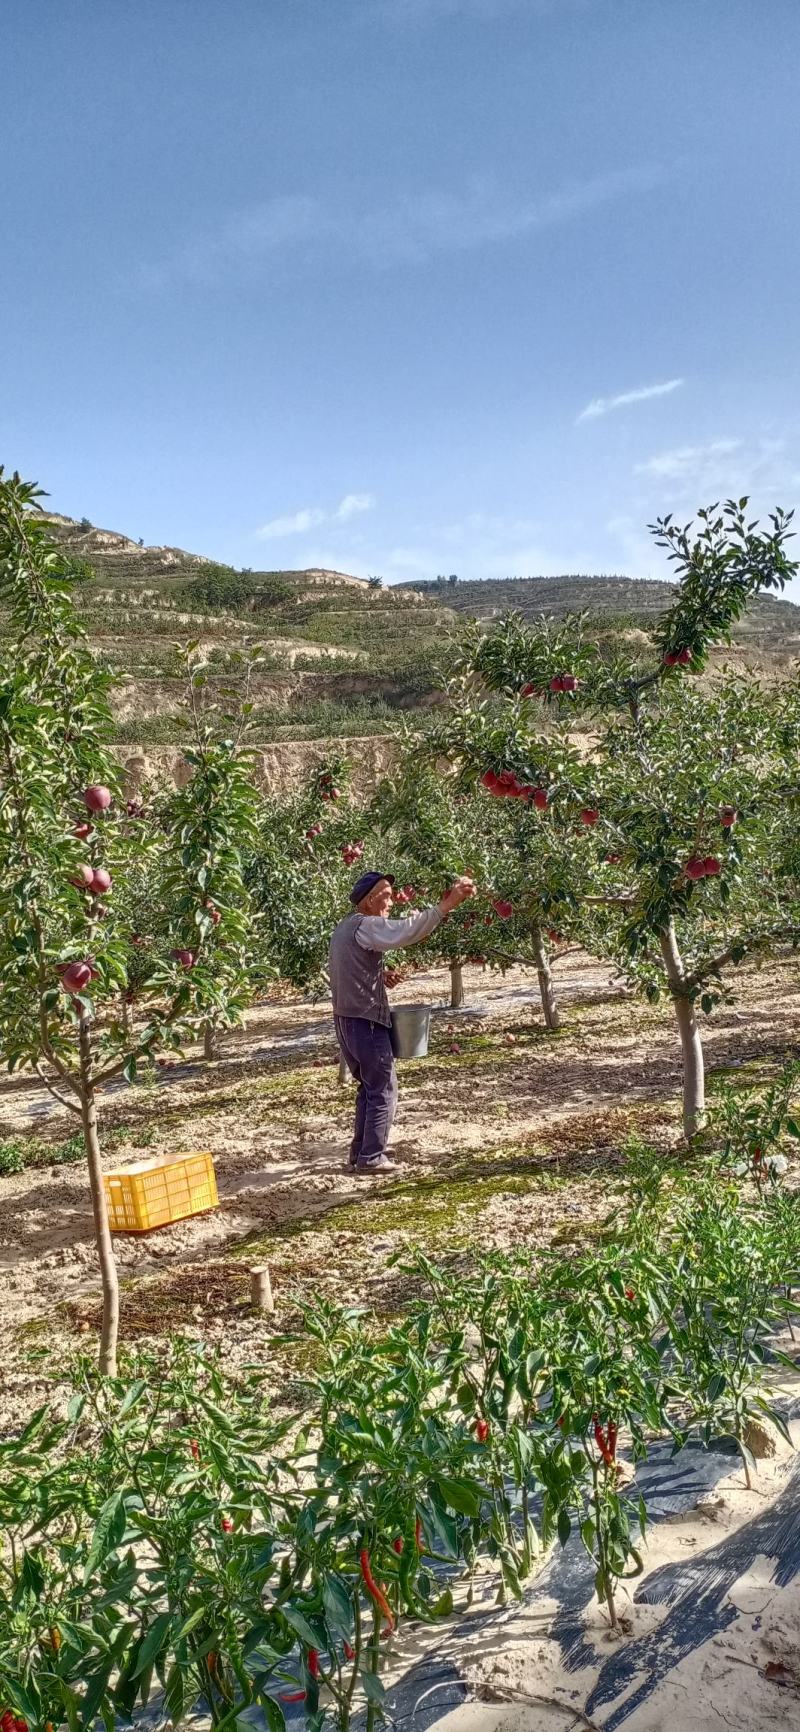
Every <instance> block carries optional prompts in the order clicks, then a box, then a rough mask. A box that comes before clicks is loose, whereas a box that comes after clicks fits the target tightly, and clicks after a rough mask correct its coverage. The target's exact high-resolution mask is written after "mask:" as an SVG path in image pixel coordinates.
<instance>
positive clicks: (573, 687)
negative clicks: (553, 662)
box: [561, 674, 578, 692]
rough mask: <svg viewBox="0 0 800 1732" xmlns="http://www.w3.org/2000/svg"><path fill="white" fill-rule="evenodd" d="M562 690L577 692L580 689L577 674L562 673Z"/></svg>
mask: <svg viewBox="0 0 800 1732" xmlns="http://www.w3.org/2000/svg"><path fill="white" fill-rule="evenodd" d="M561 690H562V692H576V691H577V690H578V681H577V679H576V676H575V674H562V675H561Z"/></svg>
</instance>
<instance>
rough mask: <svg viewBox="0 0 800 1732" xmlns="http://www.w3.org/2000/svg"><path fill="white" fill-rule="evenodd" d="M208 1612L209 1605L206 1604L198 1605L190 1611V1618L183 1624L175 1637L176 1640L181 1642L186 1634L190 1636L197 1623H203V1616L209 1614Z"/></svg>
mask: <svg viewBox="0 0 800 1732" xmlns="http://www.w3.org/2000/svg"><path fill="white" fill-rule="evenodd" d="M207 1613H208V1607H207V1606H205V1605H203V1606H197V1607H196V1608H195V1610H194V1611H193V1612H190V1613H189V1616H188V1618H185V1619H184V1621H183V1623H182V1624H181V1627H180V1629H179V1631H178V1633H177V1635H176V1637H175V1640H176V1642H181V1641H182V1640H183V1638H184V1636H188V1634H189V1631H190V1630H195V1629H196V1628H197V1625H198V1624H200V1623H202V1620H203V1618H205V1617H206V1616H207Z"/></svg>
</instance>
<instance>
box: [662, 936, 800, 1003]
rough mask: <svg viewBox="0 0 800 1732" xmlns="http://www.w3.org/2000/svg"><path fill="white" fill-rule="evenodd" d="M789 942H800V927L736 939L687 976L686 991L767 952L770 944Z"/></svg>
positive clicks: (691, 990) (692, 989) (685, 981)
mask: <svg viewBox="0 0 800 1732" xmlns="http://www.w3.org/2000/svg"><path fill="white" fill-rule="evenodd" d="M789 941H791V942H792V943H795V944H797V943H798V941H800V927H797V926H782V927H779V928H778V930H777V931H776V932H761V933H759V934H757V935H756V937H754V938H749V939H747V938H734V939H733V940H732V942H731V943H730V944H729V945H728V947H727V949H726V950H722V951H720V954H719V956H712V957H711V958H710V959H709V961H708V962H705V963H702V964H701V966H700V967H699V968H695V969H694V971H693V972H692V973H691V974H687V975H686V977H685V980H684V983H683V985H684V990H685V991H686V992H693V991H694V989H695V987H698V986H702V984H703V981H704V980H708V978H709V976H710V975H712V974H719V973H720V970H721V969H723V968H727V966H728V964H729V963H731V962H744V959H745V956H746V955H750V954H752V952H753V951H754V950H765V949H767V948H768V947H769V945H770V944H780V943H782V942H783V943H787V942H789ZM737 951H741V952H742V955H741V956H737V955H736V952H737Z"/></svg>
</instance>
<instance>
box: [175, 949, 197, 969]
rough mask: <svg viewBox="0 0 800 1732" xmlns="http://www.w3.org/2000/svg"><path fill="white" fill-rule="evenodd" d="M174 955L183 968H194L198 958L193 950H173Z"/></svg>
mask: <svg viewBox="0 0 800 1732" xmlns="http://www.w3.org/2000/svg"><path fill="white" fill-rule="evenodd" d="M172 955H173V956H174V958H175V961H176V962H180V964H181V966H182V967H183V968H194V965H195V962H196V960H197V959H196V957H195V954H194V951H193V950H173V952H172Z"/></svg>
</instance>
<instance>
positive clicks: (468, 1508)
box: [436, 1479, 483, 1517]
mask: <svg viewBox="0 0 800 1732" xmlns="http://www.w3.org/2000/svg"><path fill="white" fill-rule="evenodd" d="M436 1484H437V1485H438V1487H439V1490H440V1492H441V1494H442V1497H443V1498H444V1501H445V1503H446V1504H447V1505H448V1506H449V1508H450V1509H454V1510H455V1511H456V1513H457V1514H458V1515H466V1516H472V1517H475V1516H479V1515H480V1512H481V1496H482V1489H483V1488H482V1487H481V1486H479V1485H476V1484H475V1482H474V1481H472V1482H470V1481H469V1480H465V1479H437V1481H436Z"/></svg>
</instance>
